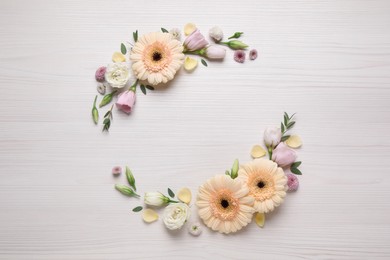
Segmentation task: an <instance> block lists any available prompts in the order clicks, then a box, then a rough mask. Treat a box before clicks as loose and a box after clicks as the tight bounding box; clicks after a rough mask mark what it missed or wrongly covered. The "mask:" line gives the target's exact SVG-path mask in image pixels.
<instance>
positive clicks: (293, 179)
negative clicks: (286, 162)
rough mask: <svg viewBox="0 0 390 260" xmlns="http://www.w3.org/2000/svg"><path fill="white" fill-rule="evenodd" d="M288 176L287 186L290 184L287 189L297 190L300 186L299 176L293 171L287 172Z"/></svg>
mask: <svg viewBox="0 0 390 260" xmlns="http://www.w3.org/2000/svg"><path fill="white" fill-rule="evenodd" d="M286 177H287V186H288V190H287V191H296V190H297V189H298V187H299V181H298V178H297V176H295V174H292V173H287V174H286Z"/></svg>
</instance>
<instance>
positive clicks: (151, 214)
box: [142, 209, 158, 223]
mask: <svg viewBox="0 0 390 260" xmlns="http://www.w3.org/2000/svg"><path fill="white" fill-rule="evenodd" d="M142 218H143V220H144V221H145V222H146V223H151V222H154V221H156V220H157V219H158V214H157V212H156V211H154V210H152V209H144V211H143V213H142Z"/></svg>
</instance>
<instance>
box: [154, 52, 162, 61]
mask: <svg viewBox="0 0 390 260" xmlns="http://www.w3.org/2000/svg"><path fill="white" fill-rule="evenodd" d="M152 58H153V60H154V61H159V60H161V59H162V55H161V53H160V52H158V51H155V52H153V55H152Z"/></svg>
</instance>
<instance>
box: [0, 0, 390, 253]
mask: <svg viewBox="0 0 390 260" xmlns="http://www.w3.org/2000/svg"><path fill="white" fill-rule="evenodd" d="M211 2H212V3H211ZM187 22H194V23H196V24H197V25H198V27H199V28H200V29H201V31H202V32H204V33H206V32H207V31H208V29H209V28H210V27H211V26H214V25H219V26H221V27H222V28H223V29H224V31H225V33H226V35H229V34H232V33H233V32H235V31H241V30H242V31H244V32H245V35H244V37H243V40H244V41H245V42H247V43H248V44H249V45H250V46H251V47H255V48H257V49H258V50H259V52H260V57H259V59H258V60H256V61H254V62H251V61H247V62H246V63H244V64H238V63H235V62H234V61H233V53H232V52H231V51H228V55H227V57H226V59H225V61H224V62H223V63H211V62H210V63H209V67H207V68H205V67H203V66H202V65H200V66H199V67H198V69H197V70H196V71H195V72H194V73H192V74H188V73H186V72H184V71H182V72H180V74H179V75H178V76H177V78H176V80H175V81H174V82H172V84H171V85H170V86H169V88H167V89H164V90H160V91H155V92H150V93H148V95H147V96H143V95H142V93H141V92H139V93H138V101H137V105H136V107H135V110H134V113H133V114H132V115H131V116H129V117H128V116H126V115H124V114H121V113H119V112H118V111H116V110H115V112H114V122H113V125H112V127H111V131H110V133H109V134H102V133H101V126H99V127H95V126H94V125H93V123H92V121H91V118H90V109H91V105H92V101H93V97H94V95H95V94H96V89H95V87H96V83H95V81H94V72H95V70H96V68H97V67H98V66H101V65H105V64H107V63H108V62H109V61H110V59H111V55H112V53H113V52H114V51H118V50H119V46H120V43H121V42H123V41H126V40H128V39H130V37H131V35H132V32H133V31H135V30H136V29H138V30H139V32H140V33H141V34H142V33H146V32H150V31H154V30H159V28H160V27H165V28H168V29H169V28H172V27H179V28H183V25H184V24H185V23H187ZM0 24H1V26H0V84H1V92H0V96H1V97H0V119H1V128H0V208H1V210H0V258H1V259H389V258H390V247H389V245H390V224H389V214H390V202H389V198H390V183H389V182H390V166H389V156H390V135H389V132H390V129H389V127H390V103H389V101H390V32H389V28H390V1H388V0H372V1H368V0H366V1H363V0H355V1H352V0H351V1H349V0H324V1H310V0H300V1H292V0H276V1H259V0H256V1H255V0H251V1H250V0H241V1H232V0H229V1H222V0H218V1H192V2H191V3H189V2H188V1H180V0H175V1H151V0H143V1H107V0H106V1H100V0H94V1H75V0H72V1H52V0H36V1H22V0H1V2H0ZM284 111H287V112H289V113H294V112H296V113H297V116H296V119H297V124H296V127H295V128H294V132H295V133H298V134H299V135H301V137H302V138H303V141H304V146H303V147H302V149H301V150H300V151H299V159H300V160H302V161H303V164H302V171H303V173H304V175H303V176H302V177H301V178H300V183H301V187H300V189H299V191H298V192H296V193H293V194H290V195H289V196H288V198H287V199H286V201H285V203H284V204H283V205H282V206H281V207H280V208H278V210H276V211H275V212H274V213H272V214H271V215H269V216H267V222H266V226H265V228H264V229H259V228H258V227H257V226H256V225H255V224H254V223H252V224H251V225H250V226H249V227H248V228H246V229H245V230H244V231H243V232H239V233H237V234H234V235H229V236H225V235H221V234H218V233H214V232H211V231H209V230H208V229H205V230H204V232H203V234H202V235H201V236H200V237H197V238H194V237H192V236H190V235H189V234H188V233H187V232H186V230H182V232H176V233H170V232H168V231H167V230H166V229H165V228H164V226H163V224H162V221H161V220H160V221H158V222H156V223H153V224H151V225H147V224H145V223H143V221H142V219H141V215H140V214H139V213H138V214H136V213H132V212H131V209H132V208H133V207H135V206H138V205H140V204H141V201H138V200H137V199H132V198H127V197H124V196H122V195H121V194H119V193H118V192H117V191H115V190H114V189H113V186H114V184H115V183H125V178H124V176H123V175H122V176H121V177H120V178H118V179H115V178H113V177H112V176H111V174H110V171H111V168H112V167H113V166H115V165H121V166H124V165H129V166H130V167H131V168H132V169H133V171H134V174H135V176H136V178H137V184H138V187H139V190H140V192H141V193H143V192H145V191H157V190H160V191H163V192H165V191H166V188H167V187H171V188H172V189H173V190H176V191H177V190H178V189H179V188H181V187H189V188H191V189H192V191H193V193H194V195H195V193H196V190H197V187H198V186H199V185H200V184H202V183H203V182H204V181H205V180H206V179H208V178H209V177H212V176H214V175H215V174H218V173H223V172H224V171H225V169H227V168H229V167H230V166H231V164H232V162H233V160H234V159H235V158H238V159H239V160H240V161H241V162H246V161H249V160H250V157H249V151H250V148H251V147H252V145H254V144H257V143H260V142H261V139H262V132H263V131H264V128H265V127H266V126H270V125H279V122H280V120H281V119H282V114H283V112H284ZM103 113H104V111H101V115H102V114H103ZM193 213H194V215H193V219H194V220H196V219H197V216H196V214H195V208H193Z"/></svg>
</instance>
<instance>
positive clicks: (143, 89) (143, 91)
mask: <svg viewBox="0 0 390 260" xmlns="http://www.w3.org/2000/svg"><path fill="white" fill-rule="evenodd" d="M139 87H140V89H141V91H142V93H144V95H146V88H145V85H140V86H139Z"/></svg>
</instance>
